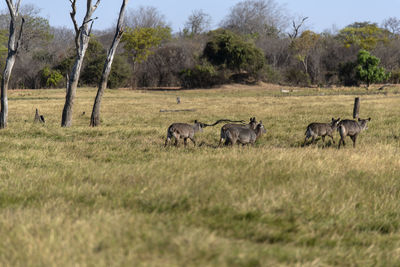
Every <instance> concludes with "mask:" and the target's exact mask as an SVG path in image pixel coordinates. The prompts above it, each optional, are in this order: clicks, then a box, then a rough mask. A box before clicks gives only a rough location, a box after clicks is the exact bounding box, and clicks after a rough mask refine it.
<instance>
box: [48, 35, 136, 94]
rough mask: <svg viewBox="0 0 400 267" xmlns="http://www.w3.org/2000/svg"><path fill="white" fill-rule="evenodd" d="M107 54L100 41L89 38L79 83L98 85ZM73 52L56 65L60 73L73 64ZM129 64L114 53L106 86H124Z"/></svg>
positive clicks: (64, 72) (64, 73)
mask: <svg viewBox="0 0 400 267" xmlns="http://www.w3.org/2000/svg"><path fill="white" fill-rule="evenodd" d="M106 57H107V54H106V50H105V49H104V47H103V45H102V44H101V43H100V41H99V40H98V39H97V38H96V37H95V36H93V37H92V38H90V41H89V45H88V48H87V50H86V54H85V60H84V66H83V70H82V72H81V77H80V80H79V83H80V84H81V85H86V86H98V83H99V82H100V78H101V74H102V72H103V68H104V63H105V60H106ZM74 62H75V61H74V56H73V52H72V51H71V52H70V55H69V56H67V57H65V58H64V59H63V60H62V61H61V62H60V63H59V64H58V65H57V66H56V67H55V69H57V70H58V71H59V72H60V73H62V74H63V75H64V76H66V75H67V74H68V73H69V72H70V70H71V68H72V66H73V64H74ZM129 74H130V70H129V65H128V63H127V61H126V58H125V57H122V56H121V55H116V56H115V57H114V61H113V65H112V68H111V73H110V76H109V78H108V83H107V86H108V87H109V88H116V87H119V86H126V85H127V84H126V83H127V80H128V79H129Z"/></svg>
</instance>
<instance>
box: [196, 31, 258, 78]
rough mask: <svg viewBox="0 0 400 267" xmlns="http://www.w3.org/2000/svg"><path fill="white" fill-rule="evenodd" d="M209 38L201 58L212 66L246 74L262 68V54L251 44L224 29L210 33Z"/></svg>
mask: <svg viewBox="0 0 400 267" xmlns="http://www.w3.org/2000/svg"><path fill="white" fill-rule="evenodd" d="M209 36H210V41H209V42H207V44H206V46H205V48H204V52H203V57H204V58H206V59H207V60H208V61H209V62H211V63H212V64H213V65H217V66H224V67H226V68H228V69H230V70H233V71H237V72H241V71H246V72H248V73H256V72H257V71H258V70H261V69H262V68H263V67H264V65H265V59H264V54H263V52H262V51H261V50H260V49H258V48H257V47H256V46H255V45H254V43H253V42H249V41H246V40H244V39H243V38H242V37H241V36H240V35H238V34H235V33H233V32H231V31H229V30H224V29H219V30H215V31H211V32H210V33H209Z"/></svg>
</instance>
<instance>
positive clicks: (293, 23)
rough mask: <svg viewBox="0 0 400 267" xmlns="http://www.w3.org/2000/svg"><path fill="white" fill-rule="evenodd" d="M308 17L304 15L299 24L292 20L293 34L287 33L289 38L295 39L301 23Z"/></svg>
mask: <svg viewBox="0 0 400 267" xmlns="http://www.w3.org/2000/svg"><path fill="white" fill-rule="evenodd" d="M307 19H308V17H304V18H303V19H302V20H301V22H300V24H299V25H296V22H295V21H294V20H293V22H292V26H293V34H290V33H288V35H289V38H290V39H295V38H296V37H297V35H298V34H299V31H300V28H301V26H302V25H303V23H304V22H305V21H306V20H307Z"/></svg>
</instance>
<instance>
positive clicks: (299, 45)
mask: <svg viewBox="0 0 400 267" xmlns="http://www.w3.org/2000/svg"><path fill="white" fill-rule="evenodd" d="M319 40H320V35H319V34H317V33H314V32H312V31H304V32H303V33H302V34H301V35H300V37H298V38H296V39H293V41H292V44H291V48H292V50H293V52H294V54H295V58H296V59H297V60H299V61H300V62H301V64H302V65H303V67H304V72H305V73H306V74H307V75H308V59H309V57H310V55H311V53H313V51H314V50H315V48H316V46H317V45H318V42H319Z"/></svg>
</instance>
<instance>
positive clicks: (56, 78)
mask: <svg viewBox="0 0 400 267" xmlns="http://www.w3.org/2000/svg"><path fill="white" fill-rule="evenodd" d="M40 75H41V83H40V84H41V87H42V88H54V87H58V86H59V85H60V83H61V82H62V81H63V75H62V74H61V72H60V71H59V70H54V69H50V67H48V66H46V67H44V68H43V69H42V70H41V71H40Z"/></svg>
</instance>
